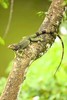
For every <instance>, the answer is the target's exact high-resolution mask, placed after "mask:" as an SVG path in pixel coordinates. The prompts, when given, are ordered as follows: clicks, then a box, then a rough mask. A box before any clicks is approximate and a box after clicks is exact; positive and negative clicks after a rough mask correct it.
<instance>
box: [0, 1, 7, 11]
mask: <svg viewBox="0 0 67 100" xmlns="http://www.w3.org/2000/svg"><path fill="white" fill-rule="evenodd" d="M0 4H1V5H2V7H3V8H5V9H6V8H8V6H9V2H8V0H0Z"/></svg>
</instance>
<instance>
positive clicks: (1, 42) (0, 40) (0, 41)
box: [0, 37, 5, 45]
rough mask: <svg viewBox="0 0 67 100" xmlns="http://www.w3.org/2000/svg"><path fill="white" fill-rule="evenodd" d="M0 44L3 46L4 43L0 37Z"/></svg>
mask: <svg viewBox="0 0 67 100" xmlns="http://www.w3.org/2000/svg"><path fill="white" fill-rule="evenodd" d="M0 44H2V45H5V41H4V39H3V38H2V37H0Z"/></svg>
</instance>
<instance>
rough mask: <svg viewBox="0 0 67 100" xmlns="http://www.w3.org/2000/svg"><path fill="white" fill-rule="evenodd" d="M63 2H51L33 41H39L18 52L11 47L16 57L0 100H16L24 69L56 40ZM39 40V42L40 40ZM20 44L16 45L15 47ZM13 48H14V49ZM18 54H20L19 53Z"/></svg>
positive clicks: (58, 0) (30, 43) (57, 0)
mask: <svg viewBox="0 0 67 100" xmlns="http://www.w3.org/2000/svg"><path fill="white" fill-rule="evenodd" d="M63 1H64V0H53V1H52V3H51V5H50V8H49V10H48V12H47V13H48V14H47V15H46V17H45V19H44V21H43V23H42V25H41V26H40V28H39V30H38V33H41V34H40V35H39V34H38V35H37V37H35V38H34V39H35V40H37V39H39V41H36V42H34V41H32V40H31V41H30V42H29V40H28V42H29V45H27V46H26V47H25V48H21V45H20V48H21V49H20V50H19V49H17V48H16V46H15V45H13V47H12V49H13V50H15V52H16V57H15V59H14V64H13V69H12V71H11V72H10V74H9V76H8V80H7V84H6V86H5V89H4V91H3V93H2V95H1V97H0V100H16V99H17V95H18V91H19V88H20V85H21V83H22V82H23V81H24V73H25V70H26V68H27V67H28V66H29V65H30V64H31V61H34V60H35V59H37V58H38V57H40V56H41V55H42V54H43V53H44V52H46V51H47V50H48V49H49V48H50V47H51V45H52V44H53V43H54V40H55V38H56V33H55V32H57V31H58V26H59V24H60V21H61V18H62V15H63V11H64V7H65V6H64V5H63ZM40 39H41V40H40ZM19 44H20V43H18V44H17V46H18V45H19ZM14 46H15V48H14ZM19 52H20V53H19Z"/></svg>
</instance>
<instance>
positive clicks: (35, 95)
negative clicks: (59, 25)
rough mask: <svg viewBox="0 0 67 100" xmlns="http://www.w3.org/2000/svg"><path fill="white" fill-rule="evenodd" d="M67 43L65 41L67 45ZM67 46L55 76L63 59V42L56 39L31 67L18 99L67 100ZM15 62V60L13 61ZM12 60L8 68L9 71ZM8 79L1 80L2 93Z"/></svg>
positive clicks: (0, 88)
mask: <svg viewBox="0 0 67 100" xmlns="http://www.w3.org/2000/svg"><path fill="white" fill-rule="evenodd" d="M66 45H67V43H66V42H65V47H66ZM66 51H67V47H66V48H65V55H64V60H63V62H62V65H61V66H60V69H59V70H58V72H57V73H56V78H55V77H54V72H55V70H56V68H57V66H58V64H59V62H60V59H61V53H62V51H61V42H60V41H59V40H58V39H56V42H55V43H54V44H53V45H52V47H51V49H49V51H48V52H47V53H45V54H44V55H43V56H42V57H40V58H39V59H38V60H36V61H34V62H33V64H32V65H31V66H30V67H29V69H28V72H27V75H26V80H25V81H24V83H23V84H22V85H21V88H20V94H19V97H18V100H67V63H66V60H67V59H66V55H67V52H66ZM12 62H13V61H12ZM12 62H10V64H9V66H8V69H7V70H6V72H7V73H9V71H10V70H9V69H11V66H12V64H13V63H12ZM5 82H6V79H5V78H1V80H0V94H1V92H2V90H3V87H4V85H5Z"/></svg>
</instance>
